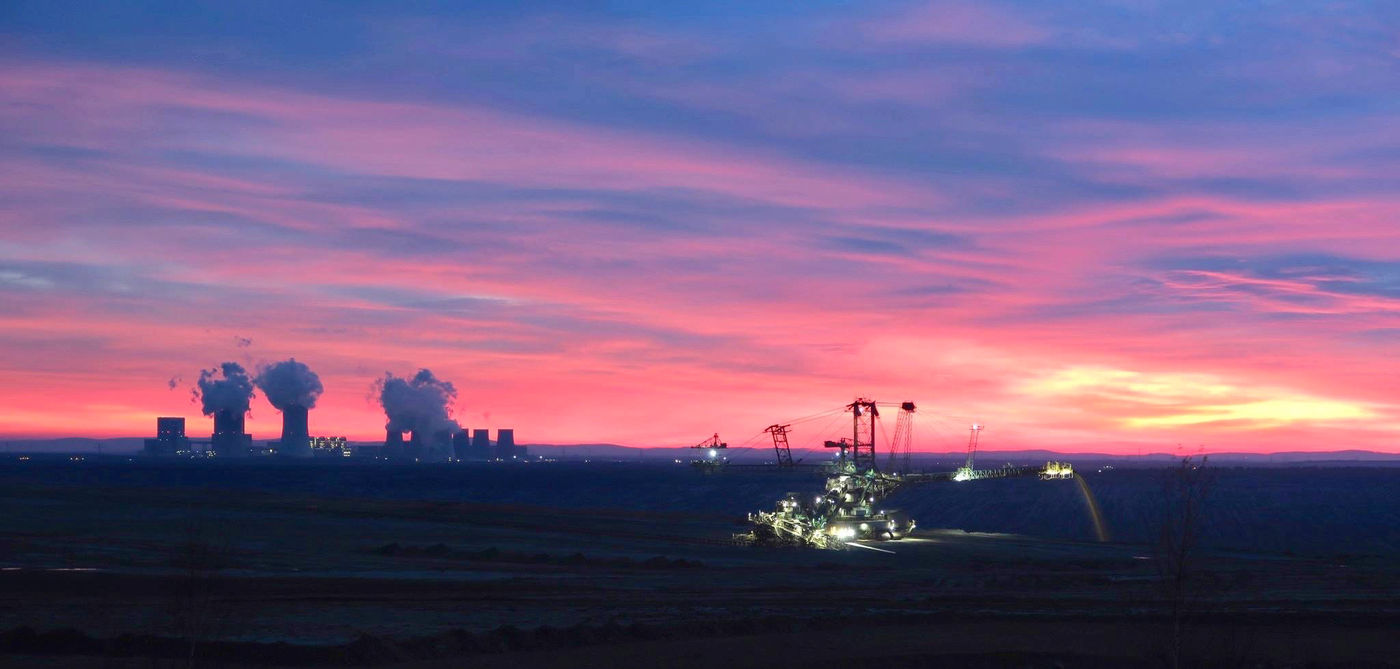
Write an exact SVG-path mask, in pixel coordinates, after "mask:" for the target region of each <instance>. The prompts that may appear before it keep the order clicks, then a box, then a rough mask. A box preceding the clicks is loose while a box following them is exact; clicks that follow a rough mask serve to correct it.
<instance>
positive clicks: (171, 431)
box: [145, 416, 190, 456]
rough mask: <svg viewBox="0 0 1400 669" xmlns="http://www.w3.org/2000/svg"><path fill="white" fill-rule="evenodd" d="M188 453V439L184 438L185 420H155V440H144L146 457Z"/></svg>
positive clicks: (168, 418) (165, 417) (160, 418)
mask: <svg viewBox="0 0 1400 669" xmlns="http://www.w3.org/2000/svg"><path fill="white" fill-rule="evenodd" d="M189 451H190V440H189V437H186V436H185V419H184V417H180V416H161V417H158V418H156V438H155V439H147V440H146V449H145V453H146V455H157V456H173V455H183V454H186V453H189Z"/></svg>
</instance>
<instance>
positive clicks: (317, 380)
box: [253, 358, 325, 411]
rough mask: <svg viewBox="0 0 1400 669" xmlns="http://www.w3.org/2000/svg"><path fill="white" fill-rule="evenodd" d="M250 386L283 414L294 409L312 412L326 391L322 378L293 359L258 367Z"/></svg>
mask: <svg viewBox="0 0 1400 669" xmlns="http://www.w3.org/2000/svg"><path fill="white" fill-rule="evenodd" d="M253 382H254V383H256V384H258V388H260V389H262V391H263V396H264V397H266V398H267V401H268V402H271V403H272V406H274V407H276V408H277V410H278V411H286V410H287V407H289V406H294V405H295V406H300V407H302V408H305V409H314V408H316V398H318V397H320V396H321V392H322V391H324V390H325V388H324V387H323V386H321V377H319V376H316V372H313V371H311V368H310V367H307V366H306V364H305V363H300V362H297V360H296V358H291V359H288V360H283V361H281V362H274V363H272V364H270V365H262V366H260V367H258V376H257V378H255V379H253Z"/></svg>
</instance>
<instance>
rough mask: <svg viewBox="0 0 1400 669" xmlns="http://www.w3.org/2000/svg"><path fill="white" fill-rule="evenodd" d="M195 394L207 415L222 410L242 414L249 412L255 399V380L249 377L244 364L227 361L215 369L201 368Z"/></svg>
mask: <svg viewBox="0 0 1400 669" xmlns="http://www.w3.org/2000/svg"><path fill="white" fill-rule="evenodd" d="M195 395H196V396H197V397H199V399H200V401H201V403H202V404H203V410H204V415H206V416H212V415H214V414H215V413H216V412H218V411H221V410H228V411H229V412H231V413H233V414H234V415H236V416H241V415H243V414H245V413H247V412H248V404H249V403H250V402H251V401H252V399H253V380H252V379H250V378H248V372H246V371H244V369H243V366H242V365H240V364H238V363H236V362H225V363H223V364H221V365H219V366H218V367H215V368H214V369H204V370H200V372H199V382H198V387H197V388H196V389H195Z"/></svg>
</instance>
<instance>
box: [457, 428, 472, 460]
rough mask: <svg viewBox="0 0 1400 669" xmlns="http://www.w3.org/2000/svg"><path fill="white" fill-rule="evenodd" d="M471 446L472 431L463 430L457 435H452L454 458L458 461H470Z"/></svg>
mask: <svg viewBox="0 0 1400 669" xmlns="http://www.w3.org/2000/svg"><path fill="white" fill-rule="evenodd" d="M471 445H472V435H471V431H470V430H468V429H466V428H462V430H461V431H459V432H458V433H457V434H454V435H452V457H454V458H457V459H458V460H466V459H468V458H469V457H471Z"/></svg>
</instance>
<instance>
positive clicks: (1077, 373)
mask: <svg viewBox="0 0 1400 669" xmlns="http://www.w3.org/2000/svg"><path fill="white" fill-rule="evenodd" d="M0 174H3V178H0V197H2V198H3V206H0V216H2V217H3V218H0V323H3V327H2V328H0V436H3V437H8V438H25V437H50V436H89V437H104V438H105V437H116V436H148V435H151V434H153V433H154V428H155V416H157V415H184V416H188V417H189V431H190V433H191V434H192V435H195V436H199V435H207V434H208V433H209V431H210V425H211V423H212V421H211V420H210V419H209V418H207V417H202V416H200V411H199V406H198V405H197V404H193V403H191V401H190V399H191V398H190V387H191V385H192V384H193V382H194V381H195V379H196V378H197V377H198V375H199V370H200V369H201V368H209V367H212V366H214V365H216V364H217V363H220V362H222V361H225V360H233V361H238V362H240V363H243V364H245V365H255V364H257V363H259V362H269V361H275V360H279V359H285V358H287V357H289V356H295V357H296V359H297V360H300V361H303V362H305V363H306V364H308V365H310V367H311V368H312V369H313V370H315V371H316V372H317V373H319V374H320V376H321V379H322V381H323V382H324V385H325V388H326V391H325V394H324V395H323V396H322V397H321V400H320V404H319V405H318V406H317V408H316V409H315V410H313V411H312V413H311V430H312V433H313V434H345V435H348V436H350V437H351V438H354V439H372V438H382V437H383V427H384V420H385V419H384V415H383V412H382V411H381V410H380V409H379V408H378V407H377V406H376V405H375V404H374V403H373V402H372V401H371V399H370V398H369V394H370V386H371V383H372V382H373V381H374V379H375V378H377V377H382V376H383V374H384V373H385V372H386V371H389V372H393V373H394V374H396V375H408V374H412V373H413V372H414V371H416V370H417V369H419V368H423V367H426V368H429V369H431V370H432V371H433V372H434V373H435V374H436V375H437V376H438V377H440V378H443V379H446V380H448V381H451V382H453V383H454V384H455V385H456V386H457V388H458V390H459V392H460V396H459V398H458V401H457V405H456V414H455V415H456V417H457V418H458V420H459V421H460V422H461V423H462V424H463V425H466V426H467V427H472V428H478V427H491V428H498V427H513V428H515V429H516V432H517V439H518V440H519V441H521V442H524V443H546V442H547V443H573V442H614V443H622V444H628V445H639V446H684V445H689V444H691V443H695V442H698V441H700V440H701V439H703V438H705V437H708V436H709V435H710V434H712V433H714V432H719V433H720V434H721V436H723V437H724V438H726V439H727V440H728V441H729V442H730V443H731V445H738V444H740V443H745V442H746V440H747V439H749V438H750V437H751V435H755V434H756V433H758V432H759V431H760V430H762V429H763V427H764V426H766V425H768V424H770V423H773V422H777V421H783V420H787V419H791V418H795V417H799V416H804V415H808V414H813V413H817V412H820V411H823V410H826V409H830V408H833V407H838V406H840V405H842V404H845V403H847V402H850V401H851V399H852V398H854V397H855V396H857V395H864V396H870V397H874V398H876V399H878V400H882V401H890V402H899V401H903V400H914V401H915V402H917V403H918V404H919V407H920V409H919V417H920V420H919V422H918V427H916V430H915V448H917V449H920V450H954V449H956V448H959V447H960V446H961V443H962V441H963V440H964V439H965V430H966V425H967V424H968V423H970V422H971V421H973V420H978V421H982V422H985V423H986V424H987V425H988V427H987V429H986V431H985V432H984V434H983V439H984V447H985V448H989V449H1011V448H1036V447H1043V448H1051V449H1056V450H1063V451H1098V452H1119V453H1134V452H1137V451H1138V450H1139V449H1141V450H1147V451H1157V452H1171V451H1173V450H1174V449H1178V448H1181V449H1186V450H1189V451H1191V452H1195V451H1196V450H1197V449H1198V448H1204V449H1205V450H1206V451H1263V452H1268V451H1283V450H1335V449H1343V448H1365V449H1372V450H1380V451H1388V452H1397V451H1400V439H1397V435H1398V434H1400V431H1398V430H1400V392H1397V391H1398V390H1400V3H1393V2H1375V3H1366V2H1345V1H1342V2H1317V3H1313V2H1301V1H1300V2H1221V1H1219V0H1211V1H1201V2H1152V1H1149V0H1143V1H1134V0H1123V1H1120V2H1084V3H1061V2H1025V3H1015V2H1002V3H989V2H931V3H851V2H843V3H831V2H797V3H794V2H776V3H764V2H742V3H713V4H710V3H680V2H678V3H665V2H652V1H649V2H619V3H601V2H600V3H557V4H555V3H516V2H508V3H500V4H488V3H431V2H405V3H354V2H326V3H314V2H171V3H163V2H124V3H111V2H93V3H70V2H53V1H42V2H24V1H19V0H9V1H7V2H5V3H4V6H3V8H0ZM885 420H886V429H887V430H888V431H892V430H893V418H892V416H887V417H886V419H885ZM279 426H280V417H279V416H278V414H277V413H276V411H275V410H274V409H272V407H271V406H270V405H268V404H267V402H266V401H265V400H264V399H263V398H261V397H259V398H258V399H256V400H255V401H254V403H253V410H252V415H251V416H250V419H249V427H250V431H251V432H252V433H253V434H254V436H255V438H259V439H262V438H270V437H275V435H276V432H277V430H278V429H279ZM821 427H822V426H816V427H814V428H813V429H810V430H807V431H806V432H803V431H801V430H799V431H797V432H795V433H794V435H793V444H794V446H808V445H812V444H813V442H814V441H815V440H817V439H819V438H820V437H822V436H823V435H821V434H818V432H819V430H818V429H817V428H821ZM826 436H828V437H829V436H830V435H826Z"/></svg>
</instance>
